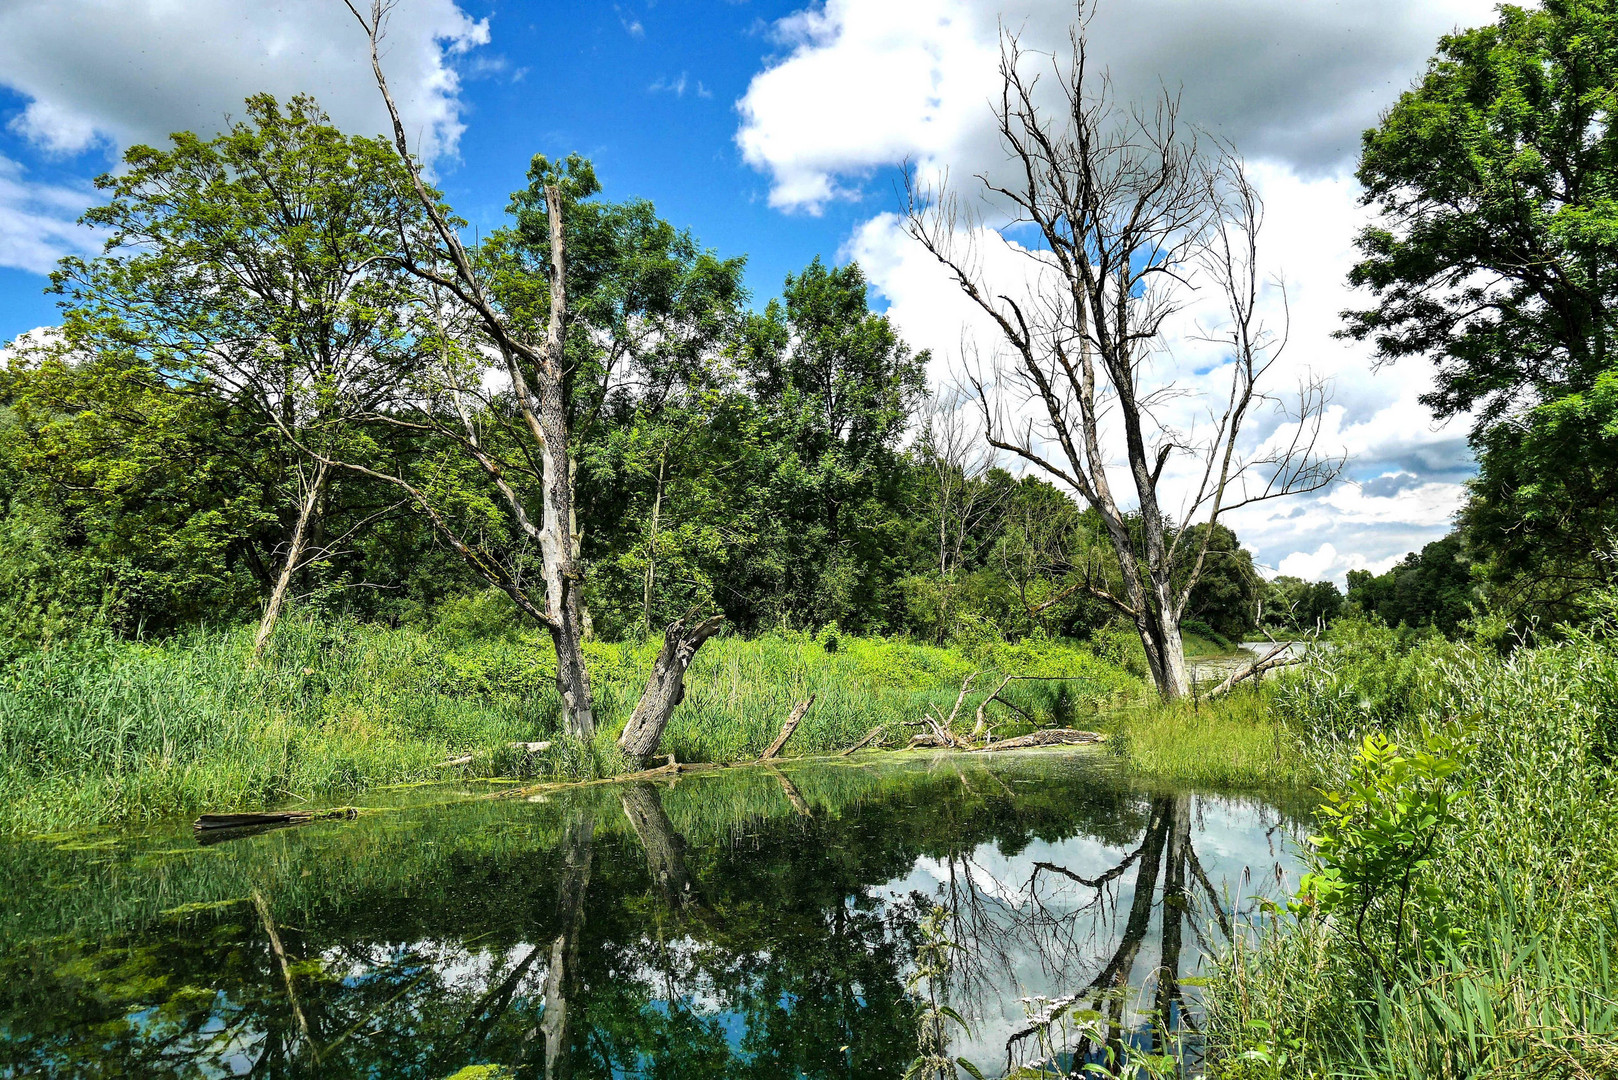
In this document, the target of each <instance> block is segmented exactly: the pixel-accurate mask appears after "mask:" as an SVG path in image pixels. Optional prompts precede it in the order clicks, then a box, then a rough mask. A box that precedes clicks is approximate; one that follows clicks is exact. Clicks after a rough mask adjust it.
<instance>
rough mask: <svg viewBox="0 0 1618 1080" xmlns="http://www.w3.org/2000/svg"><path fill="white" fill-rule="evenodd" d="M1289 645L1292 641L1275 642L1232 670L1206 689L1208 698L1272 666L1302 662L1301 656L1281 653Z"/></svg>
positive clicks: (1214, 696) (1228, 689) (1268, 669)
mask: <svg viewBox="0 0 1618 1080" xmlns="http://www.w3.org/2000/svg"><path fill="white" fill-rule="evenodd" d="M1291 646H1292V642H1290V641H1280V642H1276V645H1275V648H1273V649H1271V650H1270V651H1269V652H1267V653H1265V654H1264V655H1263V656H1261V657H1259V658H1258V659H1257V660H1254V661H1253V662H1252V663H1251V664H1248V665H1247V666H1246V667H1241V668H1237V669H1236V670H1235V671H1232V672H1231V673H1230V675H1229V676H1227V677H1226V679H1225V681H1224V682H1222V683H1220V684H1219V685H1218V686H1216V687H1214V688H1213V689H1212V690H1210V691H1208V695H1207V696H1208V697H1210V698H1216V697H1218V696H1219V695H1221V694H1226V693H1229V692H1230V691H1231V689H1232V688H1234V687H1235V686H1236V684H1237V683H1239V682H1241V681H1242V680H1244V679H1251V678H1254V677H1255V676H1258V675H1262V674H1264V673H1265V672H1266V671H1270V670H1272V669H1274V668H1282V667H1291V666H1292V665H1293V664H1301V663H1303V657H1302V656H1285V655H1283V654H1284V653H1285V652H1286V651H1287V649H1289V648H1290V647H1291Z"/></svg>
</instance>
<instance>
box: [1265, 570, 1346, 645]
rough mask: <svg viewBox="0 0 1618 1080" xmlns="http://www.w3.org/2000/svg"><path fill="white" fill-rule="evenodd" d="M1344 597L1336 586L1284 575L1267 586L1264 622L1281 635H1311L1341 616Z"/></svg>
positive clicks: (1326, 582) (1266, 584) (1332, 583)
mask: <svg viewBox="0 0 1618 1080" xmlns="http://www.w3.org/2000/svg"><path fill="white" fill-rule="evenodd" d="M1342 609H1343V594H1342V591H1341V590H1340V589H1338V588H1337V585H1336V584H1335V583H1334V582H1330V581H1304V580H1303V579H1302V578H1295V577H1290V576H1288V575H1285V574H1283V575H1281V576H1279V577H1276V578H1273V579H1272V580H1270V581H1268V582H1266V583H1265V588H1264V607H1263V611H1262V616H1261V617H1262V620H1263V622H1264V625H1265V626H1267V627H1269V628H1270V629H1271V630H1276V631H1280V632H1282V633H1293V634H1298V633H1310V632H1312V631H1314V630H1317V629H1320V628H1322V627H1325V626H1327V625H1329V624H1330V623H1331V622H1332V621H1333V620H1335V619H1336V618H1337V616H1338V615H1339V614H1341V613H1342Z"/></svg>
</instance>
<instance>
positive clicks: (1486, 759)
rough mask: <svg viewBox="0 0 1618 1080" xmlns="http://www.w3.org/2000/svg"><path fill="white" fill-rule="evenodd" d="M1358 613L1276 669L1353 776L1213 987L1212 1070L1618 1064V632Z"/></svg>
mask: <svg viewBox="0 0 1618 1080" xmlns="http://www.w3.org/2000/svg"><path fill="white" fill-rule="evenodd" d="M1612 630H1613V627H1612V626H1611V625H1602V624H1601V623H1599V622H1598V623H1597V624H1596V629H1595V630H1594V631H1592V632H1588V633H1585V632H1577V633H1570V634H1569V635H1568V636H1567V637H1566V638H1564V639H1563V640H1560V641H1555V642H1553V643H1549V644H1544V645H1541V646H1539V647H1537V648H1521V649H1518V650H1517V651H1515V652H1514V653H1513V654H1511V655H1510V656H1509V657H1502V656H1501V655H1500V654H1499V653H1498V652H1497V651H1495V650H1493V649H1490V648H1485V647H1469V646H1465V645H1459V644H1455V643H1451V642H1446V641H1444V640H1443V639H1441V638H1437V637H1436V636H1426V637H1422V636H1418V635H1411V634H1396V633H1394V632H1392V631H1387V630H1383V629H1378V628H1373V627H1367V626H1357V627H1356V626H1353V625H1348V626H1343V627H1340V628H1339V629H1338V631H1337V632H1336V633H1335V634H1334V640H1335V644H1334V648H1333V649H1332V650H1330V651H1327V652H1322V653H1320V654H1317V655H1316V656H1315V657H1314V659H1313V660H1311V661H1310V662H1309V663H1308V664H1306V665H1305V666H1304V667H1303V668H1302V669H1301V670H1298V671H1297V672H1295V673H1294V674H1293V675H1292V676H1290V677H1289V678H1287V679H1285V680H1283V681H1282V682H1281V684H1280V686H1279V687H1278V688H1277V689H1276V690H1275V691H1274V693H1273V698H1272V701H1271V703H1270V704H1271V708H1272V709H1273V711H1274V713H1275V714H1276V717H1277V722H1278V723H1282V724H1287V725H1289V726H1290V727H1291V728H1292V729H1293V730H1296V731H1298V732H1299V733H1300V736H1301V738H1300V742H1299V744H1298V746H1299V756H1300V758H1301V760H1302V767H1303V768H1305V769H1306V770H1307V771H1308V772H1309V773H1310V774H1311V775H1312V776H1315V777H1318V778H1319V781H1318V782H1319V783H1320V784H1321V785H1322V786H1324V787H1326V788H1328V789H1331V790H1333V791H1336V792H1338V795H1337V796H1336V797H1335V798H1334V799H1333V800H1330V801H1329V802H1328V803H1327V804H1326V805H1327V811H1328V812H1326V813H1323V814H1322V816H1321V817H1320V818H1319V820H1318V822H1317V825H1316V830H1317V833H1318V834H1319V837H1320V839H1319V840H1317V841H1315V842H1314V855H1313V861H1314V865H1313V871H1314V874H1315V876H1314V877H1313V878H1306V879H1305V884H1304V888H1303V889H1302V890H1301V891H1300V895H1299V896H1298V897H1297V898H1296V899H1295V900H1294V901H1293V902H1292V904H1291V906H1290V908H1289V909H1288V908H1277V909H1275V910H1274V912H1273V914H1272V915H1271V916H1270V917H1269V918H1266V919H1265V920H1264V921H1265V922H1266V923H1273V926H1272V929H1273V931H1278V932H1271V933H1268V934H1266V935H1264V936H1262V937H1254V938H1252V939H1250V940H1249V941H1248V943H1247V944H1246V945H1245V946H1244V947H1241V948H1238V949H1236V950H1235V951H1234V952H1232V953H1230V954H1228V955H1227V957H1226V959H1225V961H1224V962H1223V964H1222V966H1221V969H1220V971H1219V973H1218V976H1217V977H1216V978H1215V979H1214V980H1212V982H1211V984H1210V987H1209V1002H1210V1013H1209V1017H1208V1029H1207V1030H1208V1037H1209V1051H1210V1056H1211V1065H1210V1069H1209V1076H1210V1077H1214V1078H1223V1080H1283V1078H1291V1077H1299V1076H1332V1077H1367V1078H1369V1077H1378V1078H1382V1077H1387V1078H1396V1080H1417V1078H1425V1077H1435V1076H1443V1077H1457V1078H1460V1077H1497V1076H1498V1077H1504V1076H1513V1077H1516V1076H1547V1077H1549V1076H1556V1077H1598V1076H1602V1077H1605V1076H1613V1075H1618V977H1615V975H1614V966H1613V965H1614V961H1615V960H1618V956H1615V955H1614V948H1613V946H1612V944H1611V942H1612V941H1613V940H1614V938H1615V935H1618V903H1615V899H1614V893H1613V886H1612V883H1613V882H1614V881H1618V850H1615V849H1614V847H1613V845H1612V840H1611V838H1612V836H1613V834H1614V830H1615V829H1618V764H1615V762H1618V644H1615V641H1614V638H1613V636H1612Z"/></svg>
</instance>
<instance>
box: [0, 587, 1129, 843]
mask: <svg viewBox="0 0 1618 1080" xmlns="http://www.w3.org/2000/svg"><path fill="white" fill-rule="evenodd" d="M657 644H658V643H657V642H655V641H649V642H644V643H639V644H634V643H626V644H606V643H592V644H590V645H589V646H588V653H589V661H590V664H591V673H592V681H593V684H594V687H595V690H596V694H597V706H598V714H599V716H600V717H601V719H602V728H601V731H600V733H599V735H598V738H597V740H596V741H595V742H594V743H593V744H590V745H585V744H581V743H578V742H577V741H574V740H569V739H565V738H562V737H560V736H559V735H558V728H559V724H560V712H561V710H560V702H559V700H558V698H557V695H556V691H555V687H554V670H555V669H554V659H553V655H552V653H551V650H550V646H549V642H548V641H547V640H545V639H543V638H542V637H541V636H539V635H538V634H531V633H526V632H507V633H503V634H477V633H467V632H460V631H456V630H454V629H440V630H436V631H425V630H419V629H410V628H405V629H396V630H395V629H384V628H378V627H370V626H363V625H359V624H356V623H352V622H341V621H330V620H328V621H316V620H303V619H288V620H286V621H285V622H284V623H283V625H282V626H281V627H280V628H279V629H278V631H277V633H276V636H275V638H274V639H273V641H272V644H271V647H270V648H269V649H268V650H267V651H266V653H265V655H264V656H263V657H262V659H261V660H260V661H258V662H256V663H255V662H253V661H252V659H251V641H250V634H249V632H248V631H247V630H246V629H230V630H218V631H198V632H195V633H192V634H189V635H184V636H181V637H178V638H173V639H169V640H165V641H162V642H128V641H116V640H110V639H103V640H79V641H77V642H74V643H72V644H70V645H66V646H62V647H58V648H53V649H50V650H45V651H40V652H34V653H28V654H24V655H22V656H20V657H17V658H16V659H14V660H12V661H10V662H9V663H7V664H6V665H5V666H4V668H3V669H0V831H18V830H25V831H40V830H47V829H55V828H63V827H72V826H80V825H94V824H105V823H118V822H130V821H139V820H148V819H153V818H160V817H164V816H169V815H176V814H182V813H189V812H192V811H195V810H199V809H229V808H242V809H245V808H252V807H259V806H265V805H269V804H275V803H282V802H288V801H297V800H316V799H331V798H336V797H340V796H343V795H346V794H349V793H353V792H357V791H361V790H364V789H366V788H370V787H376V786H380V785H385V784H393V783H405V782H412V781H423V780H435V779H444V780H448V779H461V778H465V777H478V776H512V777H524V778H529V777H544V778H556V779H579V778H586V777H593V776H602V775H610V774H612V773H615V772H619V771H622V770H623V768H624V767H625V763H624V762H623V760H622V758H621V756H620V755H619V754H618V753H617V751H616V749H615V747H614V746H613V739H614V737H615V736H616V734H617V732H618V730H619V729H620V728H621V727H622V725H623V723H624V721H625V720H626V719H627V717H628V713H629V711H630V709H631V708H633V705H634V702H635V700H636V698H637V697H638V696H639V693H640V690H641V688H642V687H643V685H644V683H645V679H646V675H647V673H648V671H649V670H650V669H651V664H652V659H653V657H654V656H655V655H656V652H657ZM979 670H981V671H983V675H982V676H980V680H979V685H986V690H985V692H987V689H992V687H993V685H994V684H993V683H992V682H990V681H989V680H991V679H996V680H997V678H998V674H999V673H1000V672H1001V671H1016V672H1018V673H1024V674H1053V675H1063V676H1076V678H1074V679H1072V680H1071V681H1064V682H1052V683H1035V682H1028V683H1014V684H1013V685H1012V687H1011V688H1009V689H1008V692H1007V694H1008V696H1009V697H1011V699H1012V700H1013V701H1014V702H1016V703H1017V704H1018V706H1019V707H1020V708H1022V709H1024V710H1025V711H1026V712H1027V713H1028V715H1030V716H1032V717H1033V718H1034V719H1035V720H1036V721H1037V722H1039V723H1041V724H1048V723H1064V724H1065V723H1074V722H1077V721H1078V720H1080V719H1083V718H1091V717H1094V716H1095V715H1096V714H1097V713H1098V712H1099V711H1101V710H1102V709H1103V708H1106V707H1109V706H1110V705H1112V704H1115V703H1118V702H1121V701H1127V700H1130V699H1131V698H1132V697H1133V696H1134V695H1136V694H1138V692H1139V683H1138V681H1137V680H1135V679H1133V678H1132V677H1130V676H1129V675H1127V674H1126V673H1124V672H1123V671H1121V670H1120V669H1118V668H1116V667H1113V666H1111V665H1109V664H1105V663H1103V662H1101V661H1098V660H1096V659H1095V658H1094V657H1092V656H1091V655H1089V653H1088V652H1086V651H1085V650H1084V649H1082V648H1081V647H1077V646H1073V645H1068V644H1056V643H1047V644H1029V645H1016V646H1010V645H1003V644H1002V645H996V646H992V647H985V648H980V649H978V650H975V651H974V652H972V653H971V654H967V653H963V652H958V651H952V650H948V649H941V648H934V647H931V646H923V645H912V644H907V643H902V642H888V641H877V640H864V639H857V638H843V639H841V640H840V641H819V640H816V639H814V638H810V637H807V636H802V635H781V636H768V637H763V638H760V639H756V640H752V641H745V640H741V639H737V638H720V639H716V640H714V641H711V642H709V643H708V645H707V646H705V647H704V649H703V650H702V652H701V653H700V654H699V655H698V658H697V662H696V664H695V665H694V666H693V668H692V670H691V672H690V675H689V677H688V680H687V697H686V701H685V703H684V704H683V705H682V706H681V707H680V709H679V710H678V711H677V712H676V714H675V717H674V719H673V721H672V722H671V724H670V726H669V729H668V731H667V732H666V733H665V736H664V751H665V752H670V753H673V754H675V755H676V756H677V757H678V758H679V759H680V760H683V761H733V760H740V759H745V758H749V757H756V756H757V755H758V754H759V753H760V752H762V750H763V749H764V747H765V746H766V745H768V743H769V741H770V740H771V739H772V738H773V737H774V735H775V734H776V732H777V731H778V730H779V728H780V725H781V722H782V720H783V719H784V718H785V715H786V713H787V712H788V710H789V709H790V708H791V707H792V705H793V703H794V702H796V701H798V700H801V699H802V698H804V697H807V696H808V695H809V694H811V693H812V694H815V695H816V701H815V705H814V707H813V708H812V709H811V710H810V712H809V715H808V716H807V717H806V719H805V720H804V722H803V724H802V725H801V726H800V728H799V730H798V732H797V734H796V735H795V736H794V738H793V740H792V742H791V743H790V744H789V745H788V747H787V749H786V751H785V753H786V754H787V755H788V756H797V755H806V754H817V753H827V752H831V751H833V750H836V749H838V748H841V747H843V746H847V745H849V744H850V743H852V742H855V741H857V740H858V739H859V738H860V737H861V736H863V735H864V734H865V733H866V732H867V731H868V730H869V729H870V728H871V727H874V726H878V725H880V726H882V727H883V728H884V730H885V732H886V733H887V741H888V742H889V743H890V744H893V743H895V742H902V741H903V738H904V737H906V736H907V734H908V731H907V729H905V728H904V727H903V725H904V723H905V722H906V721H913V720H915V719H916V718H917V717H918V716H919V715H920V714H921V712H922V711H923V710H924V709H925V708H927V707H928V706H934V707H941V708H942V709H943V710H944V711H946V712H947V711H948V709H949V707H950V706H951V705H952V704H953V703H954V700H955V697H956V694H957V692H958V691H959V688H960V684H961V680H962V679H963V678H965V677H966V675H968V674H970V673H971V672H973V671H979ZM993 713H994V719H995V720H996V722H997V724H998V731H999V733H1000V734H1007V733H1015V732H1017V731H1021V730H1026V728H1027V724H1026V722H1024V721H1022V720H1021V719H1020V718H1018V717H1017V716H1016V715H1015V714H1014V713H1012V712H1011V711H1010V710H1006V709H1002V708H1000V707H999V706H995V707H994V709H993ZM536 739H549V740H551V741H552V747H551V749H550V750H549V751H548V752H547V753H546V754H544V755H542V756H540V757H538V758H532V757H529V756H527V755H525V754H521V753H513V752H512V751H510V750H509V748H508V744H509V743H511V742H513V741H519V740H521V741H527V740H536ZM464 754H473V755H474V762H473V764H472V765H471V766H467V767H465V768H457V769H444V768H440V767H439V763H440V762H442V761H445V760H447V759H449V758H451V757H455V756H459V755H464Z"/></svg>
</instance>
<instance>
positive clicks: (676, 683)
mask: <svg viewBox="0 0 1618 1080" xmlns="http://www.w3.org/2000/svg"><path fill="white" fill-rule="evenodd" d="M724 622H725V620H724V617H723V616H721V615H715V616H714V617H713V618H711V619H704V620H703V621H701V622H698V623H694V624H693V623H691V622H690V619H689V617H687V618H684V619H676V620H675V621H674V622H671V623H669V626H668V629H667V630H665V631H664V632H663V648H661V649H660V650H658V653H657V659H656V660H655V661H654V662H653V663H652V674H651V677H650V678H648V679H647V680H646V690H645V692H644V693H642V694H641V696H640V701H638V702H636V703H635V711H634V712H633V713H631V714H630V717H629V723H627V724H625V725H624V733H623V734H622V735H620V736H618V745H619V746H620V747H621V748H622V749H623V752H624V754H625V755H626V756H627V757H629V759H630V760H632V761H642V760H644V759H646V758H648V757H650V756H651V755H652V754H653V753H655V752H656V750H657V744H658V742H659V741H660V740H661V739H662V738H663V729H664V728H665V727H667V726H668V722H669V717H671V716H673V715H674V707H675V706H676V705H678V704H680V702H682V701H684V700H685V671H686V668H688V667H690V666H691V661H692V659H693V658H694V657H695V656H696V655H697V650H698V649H700V648H702V643H703V642H704V641H707V640H708V639H709V638H711V637H713V636H714V635H715V634H717V633H719V628H720V627H721V626H722V625H724Z"/></svg>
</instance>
